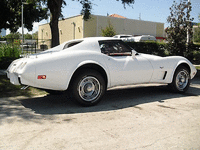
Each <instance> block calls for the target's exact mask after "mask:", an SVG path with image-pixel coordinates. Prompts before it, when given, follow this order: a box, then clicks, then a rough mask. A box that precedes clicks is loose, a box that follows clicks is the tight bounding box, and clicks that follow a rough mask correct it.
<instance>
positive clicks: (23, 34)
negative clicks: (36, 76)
mask: <svg viewBox="0 0 200 150" xmlns="http://www.w3.org/2000/svg"><path fill="white" fill-rule="evenodd" d="M23 9H24V3H23V2H22V54H23V51H24V47H23V44H24V22H23V18H24V11H23Z"/></svg>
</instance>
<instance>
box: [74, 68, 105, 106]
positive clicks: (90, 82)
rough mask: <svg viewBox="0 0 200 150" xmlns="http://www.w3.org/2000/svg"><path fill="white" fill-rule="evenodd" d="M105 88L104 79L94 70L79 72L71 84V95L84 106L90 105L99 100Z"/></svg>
mask: <svg viewBox="0 0 200 150" xmlns="http://www.w3.org/2000/svg"><path fill="white" fill-rule="evenodd" d="M105 90H106V84H105V80H104V78H103V77H102V76H101V74H100V73H98V72H97V71H95V70H87V71H84V72H81V73H80V75H78V76H77V77H76V78H75V80H74V82H73V84H72V94H73V97H74V98H75V100H76V101H77V102H79V103H80V104H81V105H84V106H92V105H95V104H97V103H98V102H100V100H101V98H102V97H103V95H104V93H105Z"/></svg>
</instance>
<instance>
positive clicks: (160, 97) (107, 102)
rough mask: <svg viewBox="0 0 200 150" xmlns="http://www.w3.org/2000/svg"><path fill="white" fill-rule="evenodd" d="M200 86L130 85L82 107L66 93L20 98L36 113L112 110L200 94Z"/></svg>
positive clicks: (51, 113)
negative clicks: (182, 88)
mask: <svg viewBox="0 0 200 150" xmlns="http://www.w3.org/2000/svg"><path fill="white" fill-rule="evenodd" d="M199 90H200V89H199V88H196V87H190V89H189V90H188V92H187V93H185V94H177V93H172V92H170V91H169V90H168V88H167V86H165V85H159V86H147V87H146V86H145V87H128V88H117V89H113V90H108V91H107V93H106V94H105V96H104V98H103V100H102V101H101V102H100V103H99V104H97V105H96V106H92V107H82V106H80V105H77V104H76V103H74V101H73V99H69V98H67V96H66V95H64V94H63V95H46V96H43V97H35V98H28V99H23V100H20V103H21V105H23V106H24V107H25V108H29V109H31V110H33V111H34V112H35V113H36V114H41V115H54V114H75V113H87V112H100V111H112V110H118V109H123V108H129V107H137V105H139V104H144V103H151V102H156V101H157V102H160V103H164V102H165V101H166V100H169V99H173V98H180V97H188V96H199V95H200V92H199Z"/></svg>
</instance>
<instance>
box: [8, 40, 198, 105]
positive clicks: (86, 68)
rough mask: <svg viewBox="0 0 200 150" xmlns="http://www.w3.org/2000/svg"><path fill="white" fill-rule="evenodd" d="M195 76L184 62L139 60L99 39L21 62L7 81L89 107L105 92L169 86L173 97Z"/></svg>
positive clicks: (118, 43) (70, 44)
mask: <svg viewBox="0 0 200 150" xmlns="http://www.w3.org/2000/svg"><path fill="white" fill-rule="evenodd" d="M196 72H197V71H196V69H195V67H194V66H193V65H192V64H191V63H190V61H189V60H187V59H186V58H184V57H180V56H171V57H159V56H154V55H147V54H140V53H137V52H136V51H135V50H133V49H132V48H130V47H129V46H127V45H126V43H124V42H123V41H121V40H120V39H116V38H105V37H98V38H84V39H78V40H72V41H68V42H66V43H63V44H61V45H59V46H57V47H54V48H52V49H49V50H46V51H44V52H41V53H38V54H34V55H30V56H27V57H26V58H20V59H17V60H15V61H13V62H12V63H11V64H10V66H9V67H8V69H7V76H8V78H9V79H10V82H11V83H12V84H15V85H27V86H32V87H36V88H41V89H46V90H48V91H49V92H53V91H65V90H71V92H70V93H72V95H73V97H74V99H75V100H77V102H79V103H80V104H82V105H86V106H90V105H95V104H97V103H98V102H99V101H100V100H101V98H102V96H103V95H104V93H105V91H106V90H107V88H110V87H114V86H119V85H131V84H141V83H165V84H169V86H170V87H171V89H173V90H174V91H175V92H186V91H187V89H188V88H189V85H190V80H191V79H192V78H193V77H194V76H195V74H196Z"/></svg>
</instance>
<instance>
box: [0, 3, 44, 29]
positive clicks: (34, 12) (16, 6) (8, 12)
mask: <svg viewBox="0 0 200 150" xmlns="http://www.w3.org/2000/svg"><path fill="white" fill-rule="evenodd" d="M23 11H24V13H23V15H24V17H23V18H24V24H25V27H26V28H27V29H28V30H29V31H31V30H32V27H33V22H34V21H35V22H39V21H41V20H42V19H46V18H47V8H43V7H42V3H41V2H40V0H26V4H24V9H23ZM21 12H22V1H21V0H20V1H19V0H1V1H0V18H1V23H0V30H1V29H3V28H4V29H10V30H11V32H16V31H17V30H18V29H19V27H21V15H22V13H21Z"/></svg>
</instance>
